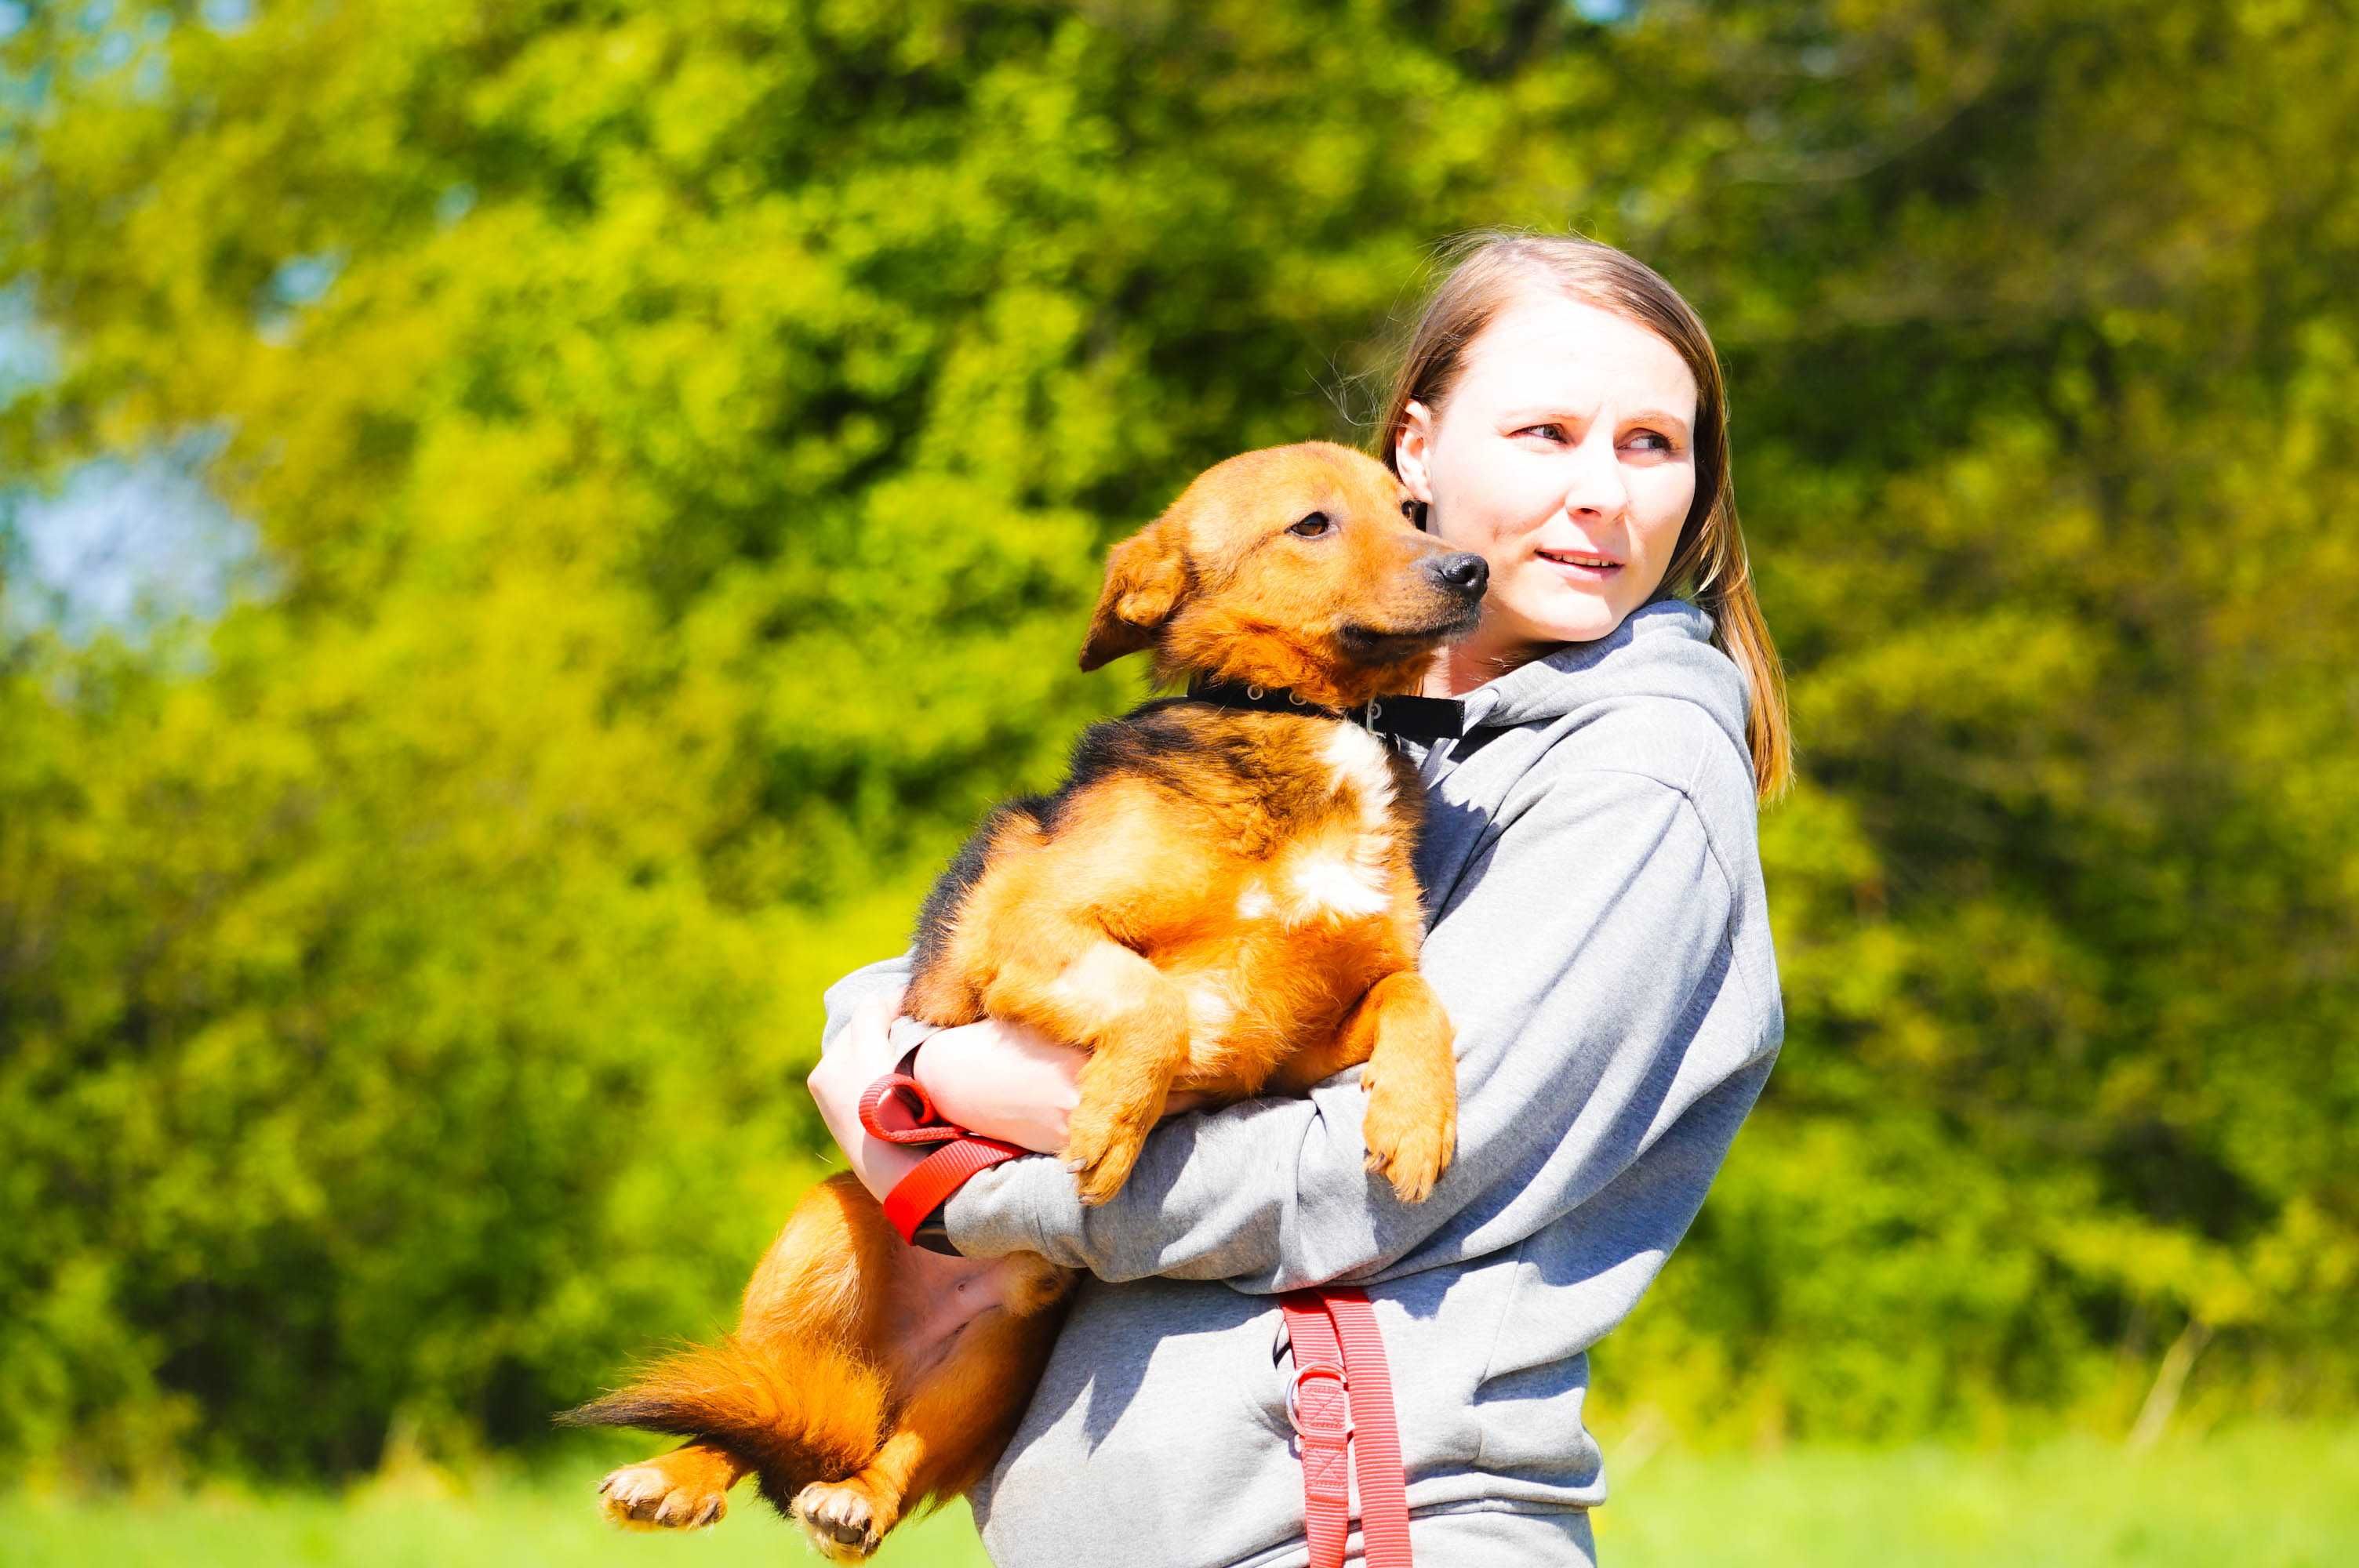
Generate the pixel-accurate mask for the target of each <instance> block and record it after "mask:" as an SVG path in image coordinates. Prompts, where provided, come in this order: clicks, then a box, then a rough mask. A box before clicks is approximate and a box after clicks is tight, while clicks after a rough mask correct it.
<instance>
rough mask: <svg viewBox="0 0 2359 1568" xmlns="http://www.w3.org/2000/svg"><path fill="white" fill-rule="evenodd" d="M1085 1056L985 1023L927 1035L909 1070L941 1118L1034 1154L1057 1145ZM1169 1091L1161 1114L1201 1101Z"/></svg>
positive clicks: (1015, 1028) (1016, 1028) (1023, 1029)
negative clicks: (1169, 1093) (923, 1088)
mask: <svg viewBox="0 0 2359 1568" xmlns="http://www.w3.org/2000/svg"><path fill="white" fill-rule="evenodd" d="M1089 1059H1090V1057H1089V1053H1088V1052H1086V1051H1083V1050H1081V1049H1080V1048H1079V1047H1077V1046H1072V1045H1068V1044H1064V1043H1063V1042H1062V1041H1060V1040H1054V1039H1051V1038H1050V1037H1049V1036H1048V1035H1046V1034H1043V1033H1040V1032H1039V1031H1038V1030H1037V1029H1033V1028H1031V1027H1029V1026H1027V1025H1025V1024H1021V1023H1002V1022H999V1021H998V1020H997V1019H994V1018H986V1019H984V1021H983V1022H980V1023H965V1024H961V1025H960V1026H958V1027H957V1028H955V1029H944V1030H941V1031H940V1032H939V1033H935V1034H933V1035H931V1036H929V1037H928V1039H927V1041H926V1043H925V1044H923V1045H921V1046H919V1048H918V1060H917V1062H916V1064H915V1065H914V1066H913V1068H912V1071H913V1072H914V1073H915V1074H916V1076H917V1079H918V1082H919V1084H920V1085H922V1086H924V1087H925V1091H926V1096H927V1098H929V1099H931V1100H932V1101H933V1102H934V1108H935V1109H936V1110H939V1111H940V1112H941V1113H942V1115H943V1116H945V1117H947V1118H949V1119H951V1120H952V1121H954V1122H956V1123H958V1124H959V1125H960V1126H961V1127H963V1128H965V1129H967V1130H969V1131H972V1132H980V1133H982V1134H983V1135H984V1137H986V1138H996V1139H999V1140H1000V1141H1003V1142H1007V1143H1013V1144H1015V1145H1016V1147H1017V1148H1019V1149H1029V1150H1032V1151H1033V1152H1036V1153H1040V1154H1054V1153H1057V1152H1060V1151H1061V1150H1062V1149H1063V1148H1064V1147H1065V1131H1066V1125H1067V1123H1069V1122H1070V1121H1071V1119H1072V1115H1073V1107H1074V1105H1075V1104H1077V1103H1078V1102H1079V1101H1080V1099H1081V1098H1082V1066H1083V1065H1086V1064H1087V1063H1088V1061H1089ZM1203 1100H1204V1097H1203V1096H1201V1095H1198V1094H1184V1093H1179V1094H1174V1095H1172V1096H1171V1097H1170V1100H1169V1103H1168V1104H1166V1105H1165V1107H1164V1111H1163V1113H1164V1114H1165V1115H1166V1116H1173V1115H1177V1114H1178V1113H1179V1112H1180V1111H1183V1110H1192V1109H1194V1108H1196V1107H1197V1106H1199V1105H1201V1104H1202V1103H1203Z"/></svg>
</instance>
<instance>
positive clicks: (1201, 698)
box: [1188, 681, 1466, 741]
mask: <svg viewBox="0 0 2359 1568" xmlns="http://www.w3.org/2000/svg"><path fill="white" fill-rule="evenodd" d="M1188 697H1189V700H1190V701H1192V702H1209V703H1212V704H1213V705H1214V706H1216V707H1220V708H1251V709H1253V710H1254V711H1256V712H1258V713H1299V714H1300V715H1302V716H1303V717H1305V718H1310V719H1342V720H1343V722H1344V723H1346V724H1357V725H1359V726H1361V727H1362V728H1363V729H1366V730H1375V732H1376V733H1377V734H1379V735H1398V736H1400V737H1401V738H1402V739H1403V740H1406V741H1455V740H1456V739H1458V737H1460V736H1461V735H1463V734H1465V733H1466V705H1465V704H1464V703H1462V702H1460V701H1459V700H1458V699H1457V698H1455V697H1376V698H1375V699H1374V700H1372V701H1370V702H1368V703H1367V704H1366V705H1365V706H1364V707H1360V708H1328V707H1325V706H1322V705H1321V704H1319V703H1315V702H1310V701H1307V700H1305V699H1304V698H1303V697H1299V696H1298V695H1296V694H1295V693H1293V692H1291V691H1288V690H1287V689H1286V688H1285V687H1264V686H1237V685H1235V684H1234V683H1232V682H1228V681H1203V682H1200V683H1197V684H1195V685H1191V686H1190V687H1189V688H1188Z"/></svg>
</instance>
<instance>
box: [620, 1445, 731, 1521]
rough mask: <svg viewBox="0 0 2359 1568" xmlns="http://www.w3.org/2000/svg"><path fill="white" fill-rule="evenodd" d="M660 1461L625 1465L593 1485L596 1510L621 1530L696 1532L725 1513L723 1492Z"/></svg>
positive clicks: (708, 1479)
mask: <svg viewBox="0 0 2359 1568" xmlns="http://www.w3.org/2000/svg"><path fill="white" fill-rule="evenodd" d="M670 1457H671V1455H669V1454H666V1455H665V1456H664V1459H651V1460H649V1461H648V1462H647V1463H646V1464H644V1465H625V1466H624V1467H623V1468H622V1469H620V1470H617V1471H615V1472H614V1474H613V1475H611V1476H607V1477H606V1478H605V1479H604V1480H603V1481H601V1482H599V1483H598V1511H599V1512H600V1513H602V1514H603V1515H605V1516H606V1518H607V1519H609V1520H611V1521H612V1522H613V1523H615V1524H618V1525H620V1526H622V1527H623V1528H624V1529H625V1530H701V1529H702V1528H704V1527H705V1526H706V1525H708V1524H717V1523H719V1522H720V1519H721V1516H722V1515H723V1514H725V1513H727V1512H728V1511H729V1497H728V1487H727V1486H726V1485H725V1484H724V1485H723V1486H721V1487H715V1486H714V1485H713V1479H714V1477H712V1476H708V1475H704V1474H701V1473H694V1472H691V1473H687V1474H676V1473H675V1471H676V1470H677V1469H678V1468H679V1467H678V1466H674V1465H667V1464H666V1463H665V1462H664V1460H665V1459H669V1458H670Z"/></svg>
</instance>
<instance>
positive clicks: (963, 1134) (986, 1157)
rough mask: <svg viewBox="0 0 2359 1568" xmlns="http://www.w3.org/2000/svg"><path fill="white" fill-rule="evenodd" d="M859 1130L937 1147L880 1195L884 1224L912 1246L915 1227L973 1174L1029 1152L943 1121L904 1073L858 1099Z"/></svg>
mask: <svg viewBox="0 0 2359 1568" xmlns="http://www.w3.org/2000/svg"><path fill="white" fill-rule="evenodd" d="M860 1126H861V1129H862V1130H864V1131H865V1132H866V1133H867V1134H868V1135H869V1136H870V1137H871V1138H879V1139H882V1140H884V1141H886V1142H887V1143H902V1144H910V1143H939V1144H940V1145H941V1147H940V1148H939V1149H937V1150H935V1151H934V1152H932V1153H930V1154H929V1155H927V1156H926V1157H925V1159H923V1160H921V1161H919V1163H918V1168H917V1169H916V1170H914V1171H911V1172H910V1173H908V1175H906V1176H904V1177H902V1178H901V1179H900V1181H899V1182H897V1183H896V1184H894V1187H893V1190H892V1191H891V1192H889V1193H886V1195H885V1201H884V1209H885V1221H886V1224H888V1225H890V1226H891V1227H893V1229H894V1231H895V1233H896V1234H897V1235H898V1236H899V1237H900V1238H901V1239H902V1240H904V1241H907V1242H909V1243H911V1244H912V1245H914V1244H915V1243H916V1241H917V1238H918V1227H919V1226H922V1225H924V1224H925V1223H926V1220H927V1218H928V1217H929V1216H931V1215H932V1214H933V1212H934V1210H936V1209H938V1208H940V1207H941V1206H942V1205H944V1204H946V1203H948V1202H949V1201H950V1197H951V1194H952V1193H955V1192H957V1191H958V1190H959V1189H960V1188H961V1187H962V1186H964V1185H966V1184H967V1182H968V1181H969V1179H971V1178H972V1177H973V1176H974V1175H975V1174H976V1173H978V1172H982V1171H988V1170H989V1169H991V1168H992V1167H993V1166H994V1165H998V1164H1004V1163H1005V1162H1007V1161H1009V1160H1013V1159H1015V1158H1016V1156H1017V1155H1019V1154H1026V1153H1029V1152H1030V1151H1029V1150H1026V1149H1019V1148H1017V1147H1016V1145H1015V1144H1013V1143H1003V1142H1001V1141H999V1140H998V1139H996V1138H984V1137H982V1136H980V1135H978V1134H976V1133H973V1132H969V1131H968V1130H966V1129H965V1128H963V1127H959V1126H955V1125H953V1124H952V1123H951V1122H947V1121H944V1120H943V1119H942V1118H941V1113H940V1111H938V1110H936V1109H935V1108H934V1102H933V1100H932V1099H931V1098H929V1096H928V1095H927V1093H926V1091H925V1087H924V1086H922V1085H920V1084H919V1082H918V1080H917V1079H915V1078H913V1077H911V1076H908V1074H907V1073H887V1074H886V1075H885V1076H883V1077H881V1078H879V1079H877V1080H876V1081H875V1083H873V1084H871V1085H869V1086H868V1088H867V1090H866V1092H865V1093H864V1094H862V1095H861V1097H860Z"/></svg>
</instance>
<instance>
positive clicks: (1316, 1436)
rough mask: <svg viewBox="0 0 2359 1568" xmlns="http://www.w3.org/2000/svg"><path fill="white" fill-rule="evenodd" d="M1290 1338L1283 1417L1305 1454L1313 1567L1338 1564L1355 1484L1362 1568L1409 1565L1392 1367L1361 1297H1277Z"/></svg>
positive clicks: (1333, 1292)
mask: <svg viewBox="0 0 2359 1568" xmlns="http://www.w3.org/2000/svg"><path fill="white" fill-rule="evenodd" d="M1277 1304H1278V1306H1279V1307H1280V1309H1282V1310H1283V1311H1284V1312H1285V1314H1286V1331H1287V1336H1288V1338H1289V1339H1291V1340H1292V1341H1293V1342H1294V1378H1293V1380H1292V1381H1291V1382H1289V1383H1288V1385H1287V1390H1286V1415H1287V1419H1288V1421H1290V1422H1293V1423H1294V1431H1295V1434H1296V1436H1297V1437H1298V1438H1299V1441H1300V1446H1301V1450H1302V1516H1303V1536H1304V1538H1305V1539H1306V1540H1307V1541H1309V1542H1310V1568H1343V1549H1344V1545H1345V1542H1346V1541H1347V1539H1348V1538H1349V1537H1350V1535H1351V1530H1352V1472H1353V1470H1354V1469H1356V1470H1357V1472H1358V1474H1359V1480H1360V1540H1361V1548H1362V1551H1363V1552H1364V1554H1365V1560H1366V1563H1367V1568H1410V1563H1409V1551H1408V1474H1407V1471H1406V1468H1405V1467H1404V1465H1403V1464H1402V1461H1401V1445H1400V1428H1399V1427H1398V1426H1397V1424H1396V1423H1395V1422H1394V1419H1393V1382H1392V1370H1391V1368H1390V1367H1389V1366H1388V1365H1387V1364H1386V1360H1385V1341H1384V1336H1383V1335H1381V1334H1380V1333H1378V1332H1377V1330H1376V1314H1375V1309H1374V1308H1372V1307H1371V1306H1369V1304H1368V1297H1367V1293H1366V1292H1364V1291H1360V1290H1356V1289H1354V1288H1353V1287H1352V1286H1349V1285H1330V1286H1327V1287H1325V1288H1323V1289H1320V1290H1313V1291H1289V1292H1287V1293H1286V1294H1285V1295H1282V1296H1280V1297H1278V1298H1277Z"/></svg>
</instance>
